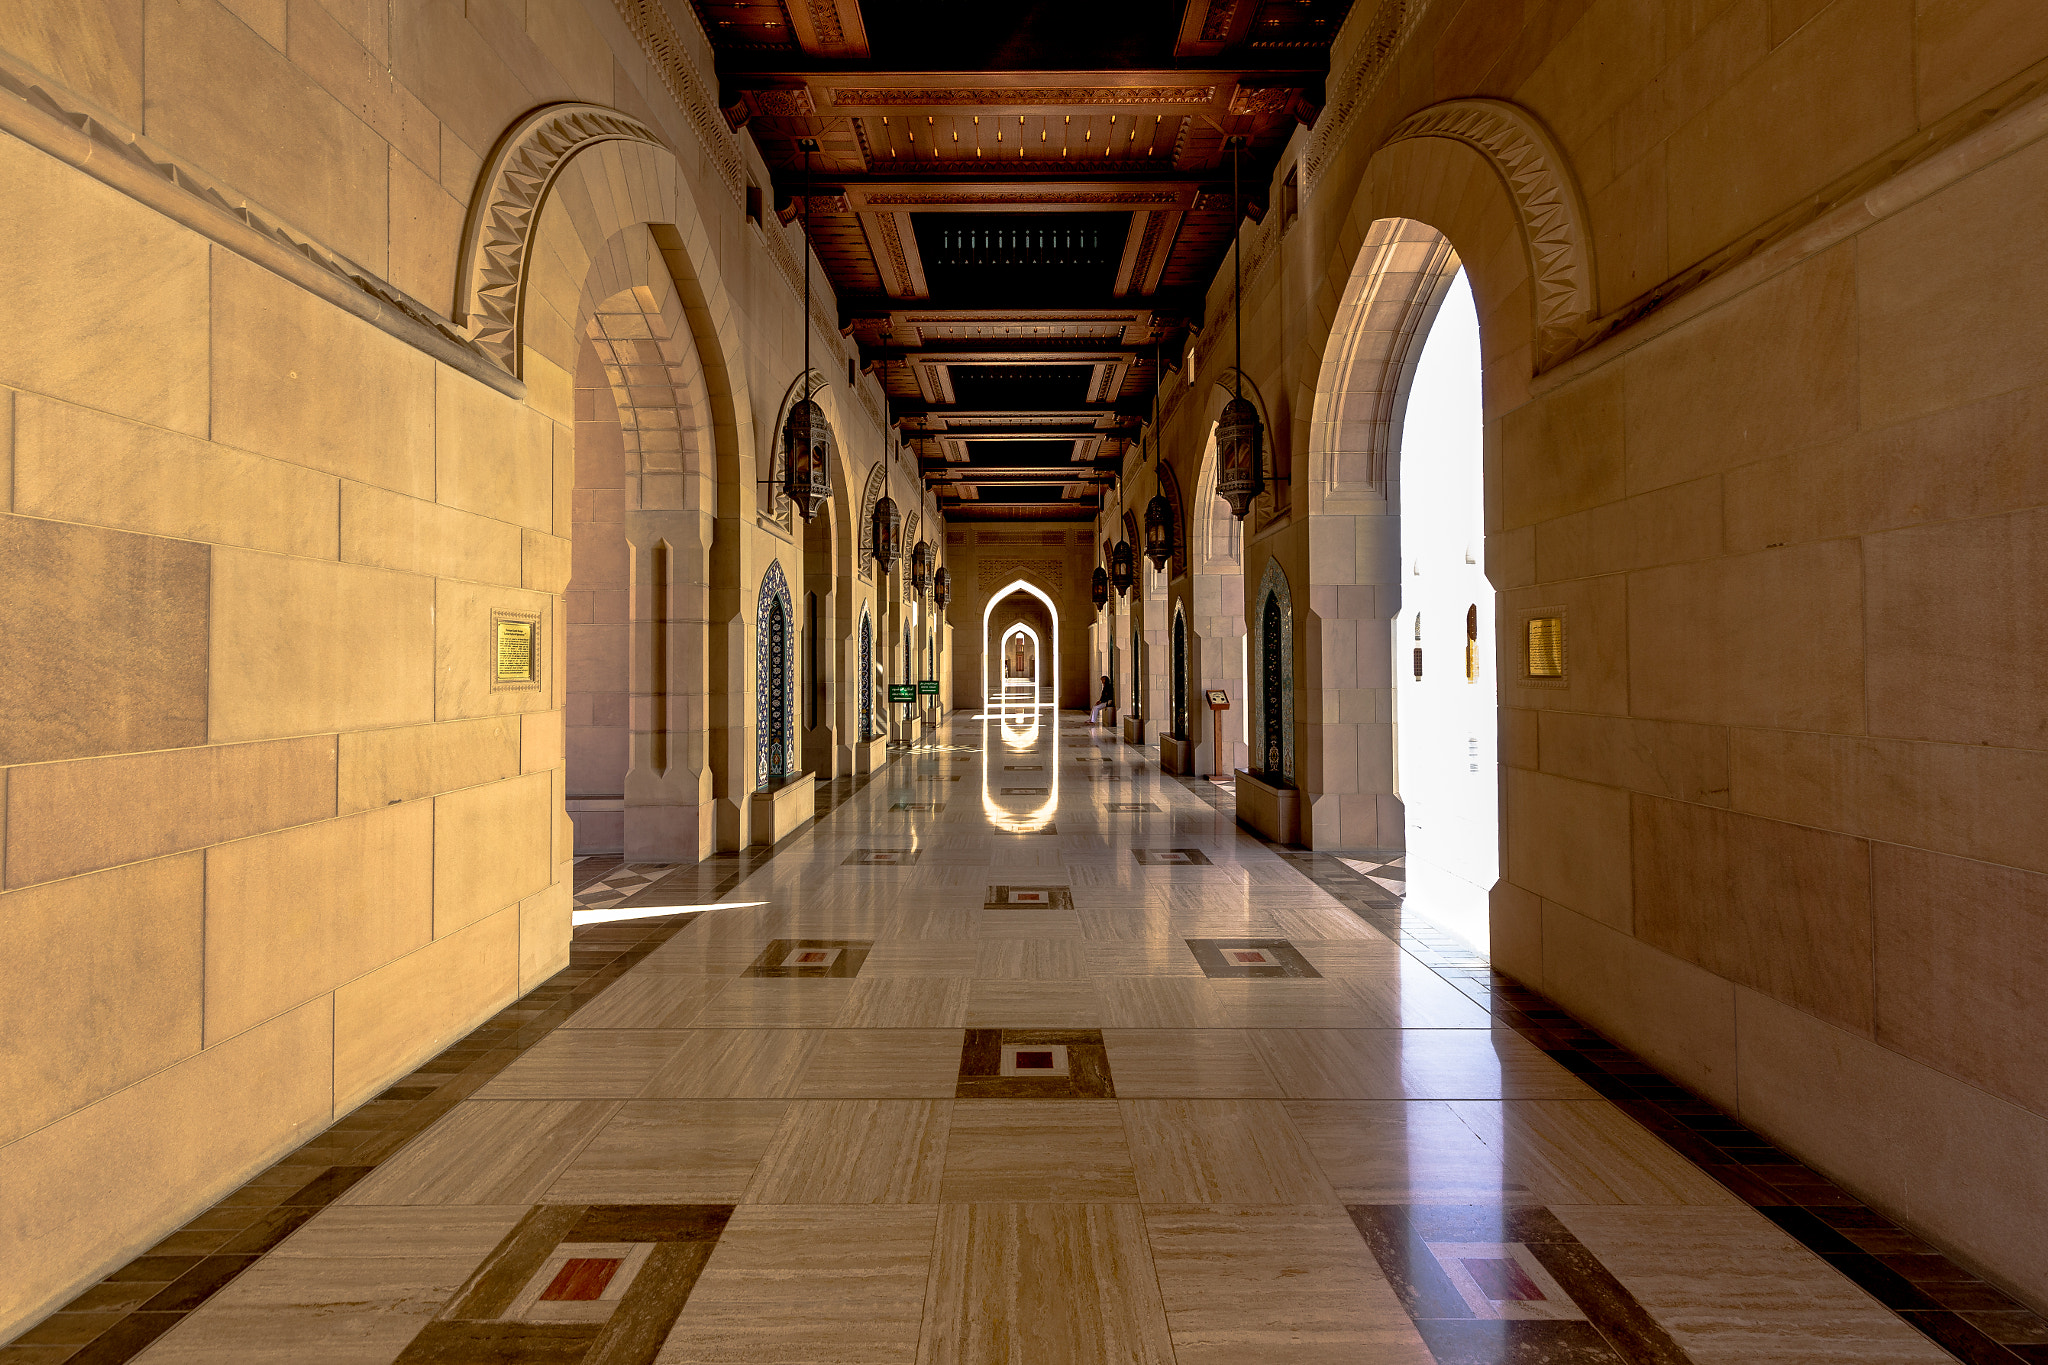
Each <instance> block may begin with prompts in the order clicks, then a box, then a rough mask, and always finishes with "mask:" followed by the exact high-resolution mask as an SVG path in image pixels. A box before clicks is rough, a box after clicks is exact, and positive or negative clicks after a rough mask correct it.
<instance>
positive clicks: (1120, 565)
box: [1109, 540, 1138, 597]
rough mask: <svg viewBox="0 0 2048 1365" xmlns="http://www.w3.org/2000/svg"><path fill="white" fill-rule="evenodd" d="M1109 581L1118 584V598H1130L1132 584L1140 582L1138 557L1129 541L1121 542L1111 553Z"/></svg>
mask: <svg viewBox="0 0 2048 1365" xmlns="http://www.w3.org/2000/svg"><path fill="white" fill-rule="evenodd" d="M1109 581H1110V582H1112V583H1114V584H1116V595H1117V596H1118V597H1127V596H1129V595H1130V591H1131V584H1133V583H1135V582H1137V581H1138V556H1137V555H1136V554H1135V553H1133V551H1132V550H1131V542H1129V541H1128V540H1119V541H1118V542H1117V543H1116V548H1115V549H1113V550H1111V551H1110V552H1109Z"/></svg>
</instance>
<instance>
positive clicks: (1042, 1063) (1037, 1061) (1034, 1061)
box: [1014, 1052, 1052, 1071]
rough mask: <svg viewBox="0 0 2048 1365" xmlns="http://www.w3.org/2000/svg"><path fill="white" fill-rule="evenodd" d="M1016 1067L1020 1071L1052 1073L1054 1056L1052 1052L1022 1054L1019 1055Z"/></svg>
mask: <svg viewBox="0 0 2048 1365" xmlns="http://www.w3.org/2000/svg"><path fill="white" fill-rule="evenodd" d="M1014 1065H1015V1066H1016V1068H1017V1070H1019V1071H1050V1070H1052V1054H1051V1053H1050V1052H1020V1053H1018V1054H1017V1060H1016V1062H1015V1063H1014Z"/></svg>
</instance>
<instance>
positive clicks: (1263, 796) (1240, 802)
mask: <svg viewBox="0 0 2048 1365" xmlns="http://www.w3.org/2000/svg"><path fill="white" fill-rule="evenodd" d="M1233 776H1234V777H1235V778H1236V779H1237V819H1238V823H1240V824H1243V825H1249V826H1250V827H1251V828H1253V829H1255V830H1257V831H1258V832H1259V833H1261V834H1263V835H1265V836H1266V837H1267V838H1268V839H1271V840H1272V841H1273V842H1274V843H1276V844H1298V843H1300V842H1301V792H1300V790H1299V789H1298V788H1295V787H1283V786H1279V785H1278V784H1276V783H1273V782H1269V781H1267V780H1266V779H1265V778H1263V777H1258V776H1256V775H1254V774H1252V773H1249V772H1247V771H1245V770H1244V769H1243V768H1239V769H1238V770H1237V771H1236V773H1234V774H1233Z"/></svg>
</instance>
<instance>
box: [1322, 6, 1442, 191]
mask: <svg viewBox="0 0 2048 1365" xmlns="http://www.w3.org/2000/svg"><path fill="white" fill-rule="evenodd" d="M1428 8H1429V0H1379V3H1378V4H1377V5H1375V6H1373V7H1371V8H1370V9H1368V8H1367V6H1366V5H1364V4H1360V5H1357V6H1355V7H1354V8H1353V9H1352V11H1351V14H1350V17H1349V18H1347V19H1346V20H1345V21H1344V28H1345V29H1346V30H1348V29H1350V28H1351V26H1352V25H1353V24H1363V25H1365V30H1364V33H1363V35H1362V36H1361V38H1360V39H1359V41H1358V42H1357V44H1356V45H1354V46H1350V47H1349V49H1348V60H1345V61H1344V64H1343V66H1342V67H1340V68H1338V69H1335V70H1332V71H1331V72H1330V80H1329V83H1328V89H1329V92H1330V101H1329V104H1328V106H1327V107H1326V108H1325V110H1324V112H1323V117H1322V118H1321V119H1319V120H1318V121H1317V123H1316V127H1315V132H1314V133H1313V134H1312V135H1311V136H1310V137H1309V140H1308V147H1307V148H1306V150H1304V151H1303V153H1302V157H1301V164H1302V170H1303V173H1304V175H1305V176H1306V178H1307V179H1308V180H1310V181H1313V180H1314V179H1315V178H1316V176H1317V175H1318V174H1320V173H1321V171H1322V169H1323V162H1324V160H1325V159H1326V158H1327V157H1328V155H1329V152H1330V148H1332V147H1339V146H1342V145H1343V139H1344V134H1345V132H1346V131H1347V130H1348V129H1349V127H1350V125H1351V119H1352V117H1353V116H1354V115H1355V114H1357V112H1358V110H1359V109H1360V108H1361V107H1362V106H1363V105H1364V104H1365V102H1366V101H1367V100H1369V99H1371V98H1372V96H1373V94H1374V92H1375V91H1377V90H1378V89H1379V88H1380V82H1381V80H1383V79H1384V78H1385V76H1386V74H1387V68H1388V67H1389V66H1390V65H1392V62H1393V57H1394V51H1395V49H1397V48H1398V47H1400V45H1401V40H1402V39H1403V38H1405V37H1407V36H1408V35H1409V33H1411V32H1413V31H1414V29H1415V24H1416V21H1417V20H1419V19H1420V18H1421V17H1422V14H1423V11H1425V10H1427V9H1428ZM1345 37H1346V35H1345V34H1343V33H1340V34H1339V35H1338V39H1337V47H1338V49H1339V50H1343V49H1345V48H1346V46H1347V45H1346V42H1345ZM1302 189H1303V190H1304V191H1306V190H1307V189H1308V186H1307V185H1306V184H1304V185H1303V186H1302Z"/></svg>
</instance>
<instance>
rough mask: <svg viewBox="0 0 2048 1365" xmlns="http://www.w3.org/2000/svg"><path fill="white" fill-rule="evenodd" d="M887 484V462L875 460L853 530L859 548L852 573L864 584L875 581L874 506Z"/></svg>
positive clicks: (862, 491)
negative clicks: (856, 523) (858, 522)
mask: <svg viewBox="0 0 2048 1365" xmlns="http://www.w3.org/2000/svg"><path fill="white" fill-rule="evenodd" d="M888 482H889V471H888V468H887V461H884V460H876V461H875V464H874V468H872V469H870V470H868V482H867V486H866V487H865V488H863V489H862V490H861V494H860V524H859V525H858V526H856V527H855V528H854V530H855V533H856V537H857V539H856V541H855V544H856V545H857V546H858V547H859V548H858V550H857V551H856V553H857V555H858V556H859V558H858V560H857V562H856V563H855V564H854V573H855V574H857V575H858V576H859V577H860V579H861V581H862V582H865V583H872V582H874V581H875V504H876V503H878V502H880V501H881V500H882V490H883V488H884V487H886V486H887V485H888Z"/></svg>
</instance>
